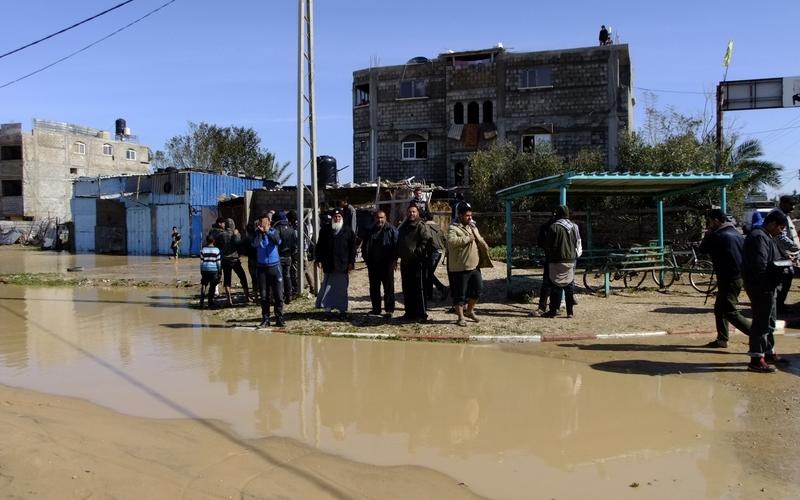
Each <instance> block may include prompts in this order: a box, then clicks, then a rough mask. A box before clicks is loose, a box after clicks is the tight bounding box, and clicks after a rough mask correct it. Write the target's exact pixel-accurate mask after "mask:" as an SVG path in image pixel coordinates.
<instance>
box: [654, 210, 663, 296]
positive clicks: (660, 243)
mask: <svg viewBox="0 0 800 500" xmlns="http://www.w3.org/2000/svg"><path fill="white" fill-rule="evenodd" d="M656 209H657V210H658V248H659V253H660V255H661V258H660V260H661V270H660V271H659V273H658V281H659V283H658V285H659V286H664V199H663V198H658V199H656Z"/></svg>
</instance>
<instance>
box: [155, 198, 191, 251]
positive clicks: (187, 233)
mask: <svg viewBox="0 0 800 500" xmlns="http://www.w3.org/2000/svg"><path fill="white" fill-rule="evenodd" d="M155 208H156V227H155V231H156V245H157V247H156V250H157V251H158V254H159V255H169V253H170V249H169V247H170V244H171V243H172V226H177V227H178V231H180V233H181V246H180V249H181V255H189V252H190V250H191V241H192V232H191V226H190V221H189V205H186V204H183V203H182V204H179V205H156V207H155Z"/></svg>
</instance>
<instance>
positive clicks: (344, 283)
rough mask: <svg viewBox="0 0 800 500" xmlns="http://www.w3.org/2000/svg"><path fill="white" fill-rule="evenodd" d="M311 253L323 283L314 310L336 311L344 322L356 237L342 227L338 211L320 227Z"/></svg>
mask: <svg viewBox="0 0 800 500" xmlns="http://www.w3.org/2000/svg"><path fill="white" fill-rule="evenodd" d="M314 251H315V259H314V260H315V261H316V263H317V266H319V267H321V268H322V271H323V272H324V273H325V279H324V281H323V282H322V285H321V287H320V290H319V294H317V304H316V305H317V308H321V309H325V312H327V313H329V312H330V311H331V309H336V310H337V311H339V316H340V318H341V319H346V318H347V306H348V303H347V299H348V297H347V289H348V286H349V284H350V271H352V270H353V269H355V263H356V235H355V233H354V232H353V229H352V228H351V227H350V226H348V225H347V224H345V223H344V217H343V216H342V211H341V210H340V209H338V208H337V209H336V210H334V211H333V217H332V220H331V225H329V226H328V225H326V226H323V227H322V229H320V232H319V240H317V246H316V247H315V249H314Z"/></svg>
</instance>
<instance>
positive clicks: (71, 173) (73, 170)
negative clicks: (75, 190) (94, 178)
mask: <svg viewBox="0 0 800 500" xmlns="http://www.w3.org/2000/svg"><path fill="white" fill-rule="evenodd" d="M69 173H70V175H78V169H77V168H70V169H69Z"/></svg>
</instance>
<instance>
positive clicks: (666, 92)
mask: <svg viewBox="0 0 800 500" xmlns="http://www.w3.org/2000/svg"><path fill="white" fill-rule="evenodd" d="M634 88H635V89H636V90H644V91H645V92H655V93H663V94H699V95H713V94H714V93H713V92H697V91H692V90H664V89H648V88H645V87H634Z"/></svg>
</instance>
